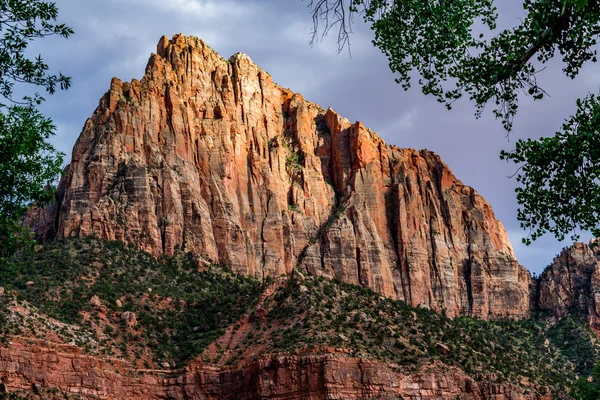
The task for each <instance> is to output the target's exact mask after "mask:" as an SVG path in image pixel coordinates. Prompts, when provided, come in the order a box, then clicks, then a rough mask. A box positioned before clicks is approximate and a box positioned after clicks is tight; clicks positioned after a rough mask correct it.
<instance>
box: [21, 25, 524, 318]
mask: <svg viewBox="0 0 600 400" xmlns="http://www.w3.org/2000/svg"><path fill="white" fill-rule="evenodd" d="M60 188H61V190H60V191H59V196H58V198H57V202H56V204H54V205H53V206H51V207H50V208H48V209H45V210H38V211H37V215H33V216H32V217H31V220H30V221H29V223H30V224H31V225H32V226H34V227H35V229H36V230H37V232H38V234H39V235H40V236H41V237H44V238H50V237H53V236H58V237H69V236H85V235H91V234H95V235H98V236H100V237H102V238H107V239H116V240H121V241H124V242H127V243H134V244H135V245H137V246H139V247H141V248H143V249H145V250H148V251H149V252H151V253H153V254H156V255H158V254H163V253H164V254H171V253H173V251H174V250H175V249H177V248H185V249H188V250H191V251H192V252H194V253H196V254H198V255H199V256H201V257H202V258H204V259H206V260H211V261H213V262H216V263H221V264H226V265H229V266H231V267H232V269H233V270H234V271H237V272H240V273H244V274H248V275H253V276H256V277H259V278H262V277H265V276H268V275H270V276H279V275H280V274H287V273H289V272H290V271H291V270H292V268H294V267H295V266H298V267H299V268H301V269H303V270H307V271H309V272H311V273H314V274H317V275H323V276H326V277H330V278H338V279H340V280H342V281H344V282H348V283H355V284H359V285H363V286H368V287H371V288H372V289H374V290H375V291H377V292H380V293H382V294H383V295H386V296H389V297H392V298H396V299H401V300H404V301H406V302H407V303H409V304H411V305H414V306H416V305H423V306H426V307H430V308H433V309H435V310H437V311H445V312H446V313H447V314H448V315H449V316H456V315H472V316H478V317H481V318H493V317H502V316H517V317H518V316H522V315H524V314H526V313H527V311H528V309H529V289H528V287H529V283H530V277H529V273H528V272H527V271H526V270H525V269H524V268H523V267H522V266H520V265H519V264H518V263H517V261H516V260H515V257H514V254H513V250H512V247H511V245H510V243H509V241H508V238H507V235H506V232H505V230H504V227H503V226H502V224H501V223H500V222H499V221H498V220H496V219H495V217H494V213H493V212H492V209H491V207H490V206H489V204H488V203H487V202H486V201H485V200H484V199H483V198H482V197H481V196H480V195H479V194H477V192H476V191H475V190H474V189H472V188H470V187H467V186H465V185H463V184H462V183H461V182H460V181H459V180H458V179H457V178H456V177H455V176H454V175H453V174H452V172H451V171H450V170H449V169H448V167H447V166H446V165H445V164H444V163H443V162H442V161H441V160H440V158H439V157H438V156H437V155H435V154H433V153H431V152H429V151H415V150H412V149H399V148H396V147H393V146H388V145H386V144H385V143H384V142H383V141H382V140H381V139H380V138H379V137H378V136H377V135H376V134H375V133H373V132H372V131H370V130H369V129H368V128H366V127H365V126H364V125H363V124H362V123H360V122H357V123H354V124H352V123H350V122H349V121H348V120H346V119H344V118H342V117H340V116H339V115H338V114H337V113H335V112H334V111H333V110H331V109H329V110H327V111H325V110H323V109H321V108H320V107H319V106H317V105H315V104H313V103H310V102H308V101H306V100H304V99H303V98H302V96H301V95H299V94H294V93H292V92H291V91H290V90H288V89H284V88H281V87H280V86H278V85H276V84H275V83H273V81H272V79H271V77H270V76H269V74H267V73H266V72H264V71H262V70H261V69H260V68H258V67H257V66H256V65H255V64H254V63H252V61H251V60H250V58H248V56H246V55H244V54H236V55H234V56H232V57H231V58H230V59H229V60H225V59H222V58H221V57H220V56H219V55H217V54H216V53H215V52H214V51H213V50H211V49H210V48H209V47H207V46H206V45H205V44H204V43H203V42H202V41H200V40H199V39H197V38H192V37H184V36H181V35H177V36H175V37H173V38H172V39H170V40H169V39H168V38H167V37H163V38H162V39H161V40H160V42H159V44H158V48H157V54H155V55H152V56H151V57H150V60H149V62H148V66H147V68H146V74H145V76H144V78H143V79H142V80H141V81H136V80H134V81H132V82H131V83H123V82H121V81H120V80H118V79H116V78H115V79H113V81H112V82H111V85H110V90H109V92H108V93H107V94H106V95H105V96H104V97H103V98H102V99H101V100H100V104H99V106H98V108H97V109H96V111H95V112H94V115H93V116H92V117H91V118H90V119H88V120H87V122H86V124H85V126H84V128H83V131H82V133H81V136H80V137H79V139H78V141H77V143H76V144H75V147H74V150H73V157H72V162H71V165H70V166H69V168H68V170H67V173H66V174H65V176H64V179H63V181H62V182H61V185H60Z"/></svg>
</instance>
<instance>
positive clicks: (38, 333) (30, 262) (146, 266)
mask: <svg viewBox="0 0 600 400" xmlns="http://www.w3.org/2000/svg"><path fill="white" fill-rule="evenodd" d="M0 286H2V287H4V289H5V292H4V295H2V296H0V331H1V332H0V335H1V337H2V338H4V341H5V342H8V340H10V335H20V336H23V337H31V338H35V337H37V338H40V339H44V340H50V341H56V342H66V343H74V344H76V345H78V346H79V347H81V348H82V349H83V350H84V351H85V352H87V353H89V354H94V355H97V356H100V357H106V358H121V359H125V360H128V361H130V362H132V363H133V364H134V365H137V367H138V368H140V369H147V368H158V369H174V368H175V367H180V366H183V365H185V364H186V363H187V362H188V361H190V360H192V359H193V358H195V357H199V358H201V359H202V360H203V361H204V363H208V364H216V365H221V366H228V365H235V364H238V363H240V362H245V361H251V360H253V359H257V358H258V357H260V356H261V355H264V354H268V353H287V352H289V353H293V352H294V351H297V350H298V349H303V350H302V351H303V352H304V353H307V352H309V353H310V352H313V353H319V352H322V351H327V349H328V348H329V349H330V348H332V347H333V348H337V349H345V350H344V351H346V352H347V353H348V354H350V355H353V356H356V357H364V358H369V359H376V360H380V361H383V362H386V363H390V364H391V365H393V366H394V369H396V370H397V371H406V372H407V373H410V372H411V371H415V370H417V369H418V368H420V367H422V366H423V365H433V364H436V363H438V364H439V363H443V364H445V365H451V366H457V367H459V368H461V369H462V370H464V371H465V373H467V374H468V375H470V376H472V377H473V378H474V379H476V380H481V381H490V382H509V383H512V384H514V385H516V386H521V387H524V388H526V389H525V390H526V391H530V392H533V393H534V392H537V393H541V394H544V393H548V391H551V392H553V393H556V394H560V393H563V394H564V392H565V391H567V390H568V389H565V386H570V385H571V384H572V382H573V381H574V380H575V378H576V376H588V375H589V374H590V373H591V369H592V367H593V365H594V363H595V362H596V360H597V359H598V355H599V349H600V347H599V344H598V340H597V338H596V337H595V335H594V333H593V332H592V331H591V329H590V328H589V327H588V325H587V324H586V323H585V321H583V320H580V319H579V317H578V316H577V315H575V314H573V315H569V316H566V317H565V318H563V319H561V320H559V321H557V322H552V319H551V318H549V317H545V316H544V315H543V314H539V315H536V316H535V317H534V318H532V319H528V320H522V321H511V320H504V321H483V320H477V319H472V318H466V317H460V318H456V319H454V320H452V319H449V318H446V317H444V316H442V315H440V314H437V313H435V312H433V311H430V310H428V309H425V308H411V307H409V306H407V305H406V304H405V303H403V302H401V301H396V300H391V299H388V298H385V297H383V296H381V295H379V294H377V293H375V292H373V291H372V290H371V289H368V288H361V287H359V286H355V285H349V284H344V283H341V282H337V281H330V280H326V279H323V278H318V277H313V276H306V275H303V274H301V273H299V272H297V271H296V272H295V273H293V274H292V276H291V277H289V278H281V279H279V280H277V281H274V280H267V281H265V282H259V281H257V280H256V279H253V278H248V277H242V276H238V275H234V274H232V273H231V272H229V271H228V270H227V269H226V268H224V267H220V266H214V265H213V266H210V267H208V266H207V267H204V266H203V265H202V264H199V263H198V262H197V261H196V260H195V259H194V258H193V257H191V256H189V255H187V254H183V253H181V254H177V255H176V256H175V257H171V258H163V259H156V258H154V257H153V256H151V255H149V254H147V253H145V252H143V251H140V250H137V249H134V248H131V247H125V246H124V245H122V244H121V243H119V242H106V241H100V240H96V239H93V238H90V237H88V238H85V239H69V240H63V241H56V242H51V243H47V244H46V245H44V246H43V247H41V248H39V249H38V250H37V251H36V252H32V253H27V254H22V255H20V256H19V257H16V258H14V259H12V260H11V261H10V263H9V266H8V268H6V269H2V270H0ZM94 296H97V297H94ZM117 300H118V301H117ZM129 313H134V314H135V319H133V318H132V315H131V314H129ZM124 314H125V316H129V317H128V318H127V317H124ZM0 346H2V344H0ZM0 372H1V371H0ZM174 372H175V371H174Z"/></svg>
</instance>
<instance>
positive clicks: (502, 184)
mask: <svg viewBox="0 0 600 400" xmlns="http://www.w3.org/2000/svg"><path fill="white" fill-rule="evenodd" d="M55 1H56V3H57V6H58V7H59V13H60V21H61V22H64V23H66V24H67V25H69V26H71V27H72V28H73V29H74V30H75V35H73V36H72V37H71V38H69V39H68V40H64V39H60V38H50V39H44V40H43V41H38V42H36V43H35V46H34V47H33V50H34V51H35V52H39V53H42V55H43V56H44V59H45V61H46V62H47V63H48V64H49V65H50V66H51V67H52V68H53V69H54V70H60V71H61V72H62V73H64V74H66V75H69V76H71V77H72V79H73V86H72V88H71V89H69V90H68V91H66V92H62V93H58V94H56V95H54V96H52V97H51V98H49V99H48V100H49V101H48V102H47V103H45V105H44V112H45V113H46V114H48V115H49V116H50V117H52V119H53V120H54V122H55V123H56V125H57V127H58V130H57V136H56V137H55V138H54V140H53V143H54V144H55V145H56V146H57V147H58V148H59V149H60V150H61V151H63V152H64V153H66V154H67V158H70V155H71V150H72V146H73V144H74V143H75V140H76V138H77V136H78V135H79V132H80V130H81V127H82V126H83V123H84V121H85V120H86V118H87V117H88V116H90V115H91V114H92V112H93V110H94V109H95V107H96V106H97V104H98V100H99V99H100V97H101V96H102V95H103V94H104V93H105V92H106V90H107V89H108V87H109V83H110V79H111V78H112V77H113V76H117V77H119V78H121V79H122V80H131V79H132V78H136V79H140V78H141V77H142V75H143V72H144V68H145V66H146V62H147V60H148V57H149V55H150V53H152V52H153V51H154V50H155V48H156V43H157V42H158V39H159V38H160V37H161V36H162V35H165V34H166V35H168V36H172V35H173V34H175V33H183V34H186V35H195V36H198V37H200V38H202V39H203V40H204V41H205V42H206V43H207V44H209V45H210V46H211V47H212V48H213V49H215V50H216V51H217V52H219V54H221V55H222V56H224V57H229V56H230V55H232V54H234V53H237V52H243V53H246V54H248V55H249V56H250V57H251V58H252V60H253V61H254V62H255V63H257V64H258V65H259V66H261V67H262V68H263V69H265V70H266V71H268V72H269V73H270V74H271V75H272V76H273V79H274V80H275V81H276V82H277V83H279V84H280V85H282V86H284V87H289V88H290V89H292V90H294V91H296V92H300V93H302V94H303V95H304V97H305V98H307V99H308V100H310V101H313V102H316V103H318V104H320V105H321V106H323V107H325V108H327V107H328V106H331V107H332V108H333V109H335V110H336V111H338V112H339V113H340V114H341V115H343V116H345V117H346V118H348V119H350V120H351V121H354V120H360V121H363V122H364V123H365V124H366V125H367V126H369V127H370V128H372V129H373V130H374V131H375V132H378V133H379V134H380V135H381V136H382V137H383V138H384V139H385V140H386V141H387V142H388V143H390V144H395V145H397V146H400V147H411V148H417V149H421V148H427V149H429V150H432V151H435V152H436V153H438V154H440V155H441V157H442V159H443V160H444V161H445V162H446V164H448V165H449V166H450V168H451V169H452V170H453V171H454V173H455V174H456V175H457V176H458V177H459V178H460V179H461V180H462V181H463V182H464V183H465V184H467V185H470V186H473V187H474V188H475V189H477V190H478V191H479V192H480V193H481V194H482V195H483V196H484V197H485V198H486V199H487V200H488V201H489V202H490V203H491V205H492V207H493V208H494V210H495V213H496V217H498V218H499V219H500V220H501V221H502V222H503V223H504V225H505V226H506V229H507V230H508V232H509V236H510V239H511V242H512V244H513V246H514V248H515V251H516V253H517V257H518V259H519V261H520V262H521V264H523V265H525V266H526V267H527V268H529V269H530V270H531V271H534V272H537V273H539V272H541V271H542V270H543V268H544V267H545V266H546V265H548V264H549V263H550V262H551V260H552V258H553V257H554V256H555V255H556V254H557V253H558V252H559V251H560V249H561V248H562V247H564V246H567V245H569V244H570V243H569V242H562V243H559V242H557V241H556V240H554V239H553V238H551V237H546V238H543V239H538V241H536V242H534V244H532V245H531V246H529V247H526V246H524V245H522V244H521V238H522V236H523V235H524V232H523V231H522V230H521V229H520V228H519V225H518V222H517V220H516V214H517V204H516V201H515V196H514V192H513V190H514V186H515V184H516V182H515V181H514V179H509V178H508V176H509V175H511V174H512V173H513V172H515V167H514V166H513V165H510V164H507V163H506V162H503V161H501V160H500V159H499V157H498V154H499V152H500V150H502V149H506V150H509V149H511V148H512V147H513V146H514V141H515V140H516V139H519V138H525V137H539V136H542V135H550V134H552V133H553V132H554V131H555V130H556V129H557V128H558V127H559V126H560V124H561V122H562V120H563V119H564V118H565V117H567V116H568V115H570V113H571V112H573V111H574V109H575V103H574V101H575V99H576V98H577V97H582V96H583V95H585V94H586V93H587V92H588V91H595V90H596V88H597V87H598V85H599V83H600V73H598V72H596V71H594V67H596V68H597V66H594V65H592V66H588V68H587V69H584V71H583V73H582V74H581V76H580V77H579V78H578V79H577V80H575V81H570V80H568V79H566V78H563V77H562V76H561V73H560V64H554V65H551V66H550V67H549V68H548V69H547V70H546V71H544V72H543V73H542V74H541V75H540V76H539V78H538V79H539V82H540V83H541V86H542V87H543V88H545V89H546V90H547V91H548V92H549V94H550V96H551V97H550V98H546V99H544V100H543V101H541V102H535V103H533V102H530V101H526V102H522V104H521V110H520V114H519V115H518V116H517V118H516V120H515V131H514V133H512V134H511V136H510V138H507V137H506V133H505V132H504V131H503V129H502V126H501V124H500V123H499V122H498V121H495V120H494V119H493V118H492V117H491V116H490V115H489V114H486V115H485V116H484V117H483V118H482V119H480V120H476V119H475V118H474V116H473V112H474V107H473V106H472V104H470V103H468V102H467V101H464V102H462V103H459V104H458V105H457V106H455V108H454V109H453V110H452V111H447V110H446V109H445V108H444V107H443V106H442V105H440V104H438V103H437V102H436V101H435V99H433V98H430V97H425V96H423V95H422V94H421V93H420V92H419V90H418V88H416V87H415V88H414V89H412V90H410V91H408V92H404V91H403V90H402V88H401V87H400V86H399V85H397V84H395V83H394V76H393V74H392V73H391V72H390V71H389V69H388V66H387V59H386V58H385V57H384V56H383V55H382V54H381V53H380V51H379V50H378V49H377V48H375V47H373V45H372V44H371V36H372V34H371V31H370V30H369V29H368V27H366V26H364V25H362V24H361V21H359V20H357V24H356V25H355V27H354V28H355V29H354V31H355V33H354V34H353V35H352V36H351V45H352V47H351V49H352V56H351V57H350V56H349V55H348V53H347V52H342V53H341V54H337V52H336V43H335V37H334V36H335V35H331V36H330V37H328V38H326V39H325V40H324V41H323V42H321V43H319V44H318V45H316V46H314V47H310V46H309V45H308V42H309V39H310V31H311V28H312V22H311V16H310V13H309V10H308V9H307V1H306V0H304V1H301V0H285V1H284V0H100V1H89V0H55ZM497 3H498V6H499V7H500V13H501V15H502V18H501V21H500V22H501V25H503V26H508V25H514V24H516V23H518V18H519V16H522V12H521V5H520V4H521V2H519V1H518V0H502V1H501V2H497ZM509 139H510V140H509ZM582 239H585V240H588V239H589V237H586V236H585V235H584V236H583V237H582Z"/></svg>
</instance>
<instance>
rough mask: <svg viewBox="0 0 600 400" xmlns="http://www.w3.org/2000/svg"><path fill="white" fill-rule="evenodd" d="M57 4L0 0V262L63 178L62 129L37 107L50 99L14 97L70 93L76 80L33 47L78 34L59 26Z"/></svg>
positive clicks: (18, 242)
mask: <svg viewBox="0 0 600 400" xmlns="http://www.w3.org/2000/svg"><path fill="white" fill-rule="evenodd" d="M57 17H58V9H57V8H56V4H55V3H52V2H48V1H42V0H2V1H0V95H1V96H2V97H4V98H5V99H6V100H8V101H9V102H10V103H12V105H11V106H7V105H6V104H2V103H0V248H2V250H1V251H0V263H1V262H2V261H3V259H4V257H5V256H6V255H9V254H11V253H13V252H14V251H15V250H16V249H17V248H18V247H19V246H20V245H22V244H23V242H27V236H26V235H23V233H22V231H21V229H20V228H19V227H18V224H17V219H18V218H19V217H20V216H21V214H22V213H23V212H24V210H25V209H26V207H27V205H28V204H29V203H31V202H34V201H44V200H48V198H49V195H50V194H51V192H52V189H51V188H52V184H53V183H54V181H55V180H56V177H57V176H58V175H59V174H60V166H61V165H62V157H63V155H62V154H61V153H59V152H57V151H56V150H55V149H54V147H53V146H52V145H50V144H49V143H48V141H47V140H48V139H49V138H50V136H52V135H54V130H55V129H56V127H55V126H54V125H53V124H52V122H51V121H50V120H49V119H47V118H45V117H44V116H43V115H42V114H40V113H39V111H38V110H37V109H36V106H37V105H39V104H40V103H41V102H42V101H43V100H44V98H43V97H41V96H40V95H39V94H37V93H35V94H34V95H33V96H25V97H24V98H23V99H22V100H16V99H15V98H14V91H15V84H19V83H22V84H30V85H34V86H39V87H42V88H44V89H45V90H46V91H47V92H48V93H49V94H52V93H54V92H55V91H56V89H57V88H60V89H67V88H68V87H69V86H70V83H71V82H70V79H69V78H68V77H66V76H64V75H62V74H61V73H59V74H58V75H54V74H51V73H49V66H48V65H47V64H46V63H44V61H43V59H42V58H41V56H37V57H36V58H35V59H30V58H28V56H27V54H26V53H27V46H28V45H29V43H31V42H32V41H33V40H35V39H40V38H44V37H47V36H51V35H60V36H62V37H65V38H67V37H69V36H70V35H71V34H72V33H73V30H72V29H71V28H69V27H67V26H66V25H64V24H57V23H56V19H57Z"/></svg>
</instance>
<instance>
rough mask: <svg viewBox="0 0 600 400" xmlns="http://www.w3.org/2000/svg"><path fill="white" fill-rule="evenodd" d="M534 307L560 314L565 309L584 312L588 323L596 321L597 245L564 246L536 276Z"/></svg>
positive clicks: (599, 289) (599, 297)
mask: <svg viewBox="0 0 600 400" xmlns="http://www.w3.org/2000/svg"><path fill="white" fill-rule="evenodd" d="M592 242H594V241H592ZM537 293H538V298H537V306H538V307H539V308H540V309H542V310H549V311H553V312H554V313H555V314H557V315H563V314H565V313H566V312H567V310H568V309H569V308H577V309H580V310H583V311H585V312H586V314H587V315H588V317H589V320H590V323H591V324H592V325H597V324H598V322H600V248H599V247H598V246H596V247H594V248H592V243H590V245H587V244H585V243H574V244H573V245H572V246H571V247H568V248H566V249H564V250H563V251H562V252H561V253H560V255H559V256H558V257H556V258H555V259H554V261H553V262H552V264H551V265H550V266H549V267H548V268H547V269H546V270H545V271H544V273H543V274H542V275H541V276H540V278H539V282H538V289H537Z"/></svg>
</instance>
